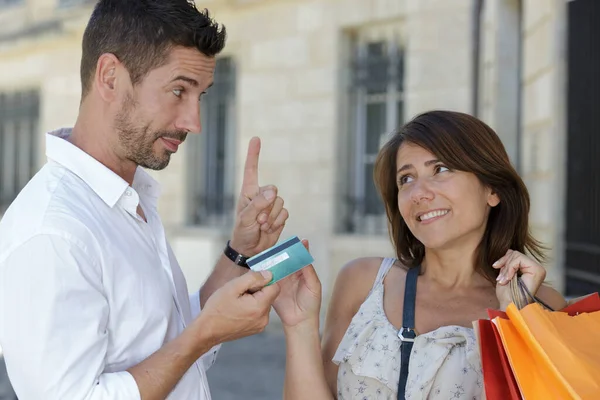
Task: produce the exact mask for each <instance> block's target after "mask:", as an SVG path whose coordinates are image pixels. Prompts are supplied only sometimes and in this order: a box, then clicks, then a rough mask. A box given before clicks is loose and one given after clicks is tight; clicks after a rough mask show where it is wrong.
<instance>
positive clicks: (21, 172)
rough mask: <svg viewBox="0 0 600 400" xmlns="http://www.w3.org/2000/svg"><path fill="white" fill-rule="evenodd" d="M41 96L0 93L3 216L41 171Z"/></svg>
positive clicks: (0, 176)
mask: <svg viewBox="0 0 600 400" xmlns="http://www.w3.org/2000/svg"><path fill="white" fill-rule="evenodd" d="M38 123H39V93H38V92H37V91H23V92H16V93H0V157H1V158H0V212H4V211H5V210H6V208H7V207H8V206H9V205H10V203H11V202H12V201H13V200H14V199H15V198H16V197H17V194H18V193H19V192H20V191H21V189H23V187H24V186H25V185H26V184H27V182H28V181H29V180H30V179H31V177H32V176H33V174H34V173H35V171H36V169H37V165H36V164H37V162H36V161H37V160H36V156H37V142H38Z"/></svg>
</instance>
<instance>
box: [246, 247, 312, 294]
mask: <svg viewBox="0 0 600 400" xmlns="http://www.w3.org/2000/svg"><path fill="white" fill-rule="evenodd" d="M313 261H314V258H313V257H312V255H311V254H310V253H309V252H308V250H306V247H304V245H303V244H302V242H301V241H300V239H299V238H298V236H294V237H291V238H289V239H287V240H286V241H284V242H282V243H279V244H276V245H275V246H273V247H271V248H269V249H267V250H265V251H263V252H262V253H259V254H257V255H255V256H254V257H251V258H249V259H248V260H246V263H247V264H248V266H249V267H250V269H251V270H252V271H265V270H268V271H271V273H272V274H273V279H271V282H269V283H268V284H267V286H269V285H272V284H273V283H275V282H277V281H280V280H282V279H283V278H285V277H286V276H290V275H291V274H293V273H294V272H296V271H299V270H301V269H302V268H304V267H306V266H307V265H309V264H312V262H313Z"/></svg>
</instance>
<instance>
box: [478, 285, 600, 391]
mask: <svg viewBox="0 0 600 400" xmlns="http://www.w3.org/2000/svg"><path fill="white" fill-rule="evenodd" d="M515 283H516V282H515ZM525 292H526V293H527V291H526V290H525ZM515 293H516V291H515ZM527 294H528V293H527ZM513 297H515V296H514V295H513ZM531 297H533V296H531ZM521 300H522V299H521ZM534 300H536V301H537V299H535V298H534ZM516 303H517V304H519V303H520V304H522V305H524V304H526V303H527V302H526V301H525V302H523V301H520V302H519V301H517V302H516ZM527 307H528V308H527ZM527 307H526V308H527V311H525V314H522V313H523V310H522V311H518V309H517V307H515V305H514V304H513V305H512V306H511V307H509V308H510V309H511V315H512V318H510V315H508V314H507V313H504V312H501V311H496V310H488V315H489V317H490V319H491V321H490V320H480V321H476V323H475V324H474V327H475V328H476V329H477V331H478V342H479V350H480V355H481V361H482V369H483V377H484V387H485V395H486V398H487V400H500V399H502V400H504V399H510V400H514V399H546V398H548V399H588V398H598V399H600V395H599V394H597V392H596V390H597V388H596V385H597V384H595V383H593V382H594V379H595V380H598V381H600V373H598V374H596V375H595V376H597V377H598V378H594V374H595V373H596V372H595V371H594V370H593V369H592V370H591V372H590V371H588V370H586V371H588V373H587V375H586V374H583V375H578V374H577V373H575V370H573V371H570V370H569V368H568V366H567V370H569V371H570V372H573V374H572V375H576V378H578V383H577V385H576V386H578V388H571V387H570V386H569V385H565V379H562V378H561V376H560V375H557V374H556V371H555V367H554V366H553V364H552V362H553V361H552V359H553V358H554V357H558V358H561V360H563V361H565V360H568V359H569V358H565V355H564V353H563V354H559V355H554V350H553V349H554V347H552V346H553V345H555V344H556V342H552V341H550V343H548V341H547V340H546V338H545V337H544V338H542V342H543V344H542V343H540V342H536V340H537V339H536V338H535V337H534V336H533V335H534V334H539V333H540V332H539V331H541V332H542V333H541V334H542V336H544V335H546V336H547V335H550V337H552V333H551V332H553V329H550V327H549V326H548V325H547V324H546V325H540V324H537V325H536V326H535V327H534V329H529V328H528V325H527V324H528V323H530V322H531V323H533V324H535V323H536V322H535V321H536V318H538V317H539V316H538V315H537V314H534V315H533V316H531V315H530V314H531V312H530V311H529V310H531V309H533V308H534V307H531V306H527ZM535 307H537V308H536V310H538V311H541V312H543V313H547V314H550V315H559V317H557V318H558V319H559V320H560V321H561V322H565V321H571V320H569V319H567V318H570V317H569V316H576V315H579V314H582V313H593V312H596V311H600V296H599V295H598V293H594V294H593V295H589V296H587V297H585V298H582V299H579V300H578V301H577V302H576V303H574V304H572V305H570V306H568V307H566V308H565V309H563V310H560V312H551V311H545V310H543V309H542V308H541V307H540V306H539V305H535ZM543 315H546V314H543ZM595 315H596V314H595ZM592 320H593V321H595V317H592ZM515 321H516V322H515ZM551 321H553V319H552V320H551ZM567 323H568V324H572V323H571V322H567ZM576 324H579V321H578V322H576ZM555 329H556V327H555ZM490 331H491V332H493V333H494V334H495V340H494V339H492V337H491V335H490ZM530 332H533V333H531V334H530ZM549 332H550V333H549ZM586 335H587V336H586ZM583 336H586V337H587V339H588V341H590V340H591V341H592V342H594V341H595V342H594V343H595V345H594V346H593V347H594V349H600V343H598V340H600V334H592V333H591V332H589V333H588V334H585V333H584V334H583ZM583 343H586V342H585V341H581V342H580V344H583ZM563 344H564V343H563ZM548 346H550V347H551V349H552V350H550V351H549V353H550V355H545V354H544V353H543V352H540V351H539V349H540V348H542V349H546V348H548ZM577 346H578V345H576V346H575V347H577ZM562 348H563V349H569V348H570V349H574V347H573V346H571V345H569V346H563V347H562ZM592 353H593V352H592ZM586 354H588V353H586ZM588 356H589V357H591V359H592V365H595V364H594V362H595V361H598V360H600V359H599V358H597V357H595V355H594V354H591V355H590V354H588ZM570 360H574V359H573V357H571V358H570ZM588 361H589V360H588ZM574 362H575V363H577V361H574ZM589 364H590V362H587V363H585V364H584V365H585V366H588V365H589ZM568 379H570V378H567V382H568ZM590 393H591V394H590ZM590 396H592V397H590Z"/></svg>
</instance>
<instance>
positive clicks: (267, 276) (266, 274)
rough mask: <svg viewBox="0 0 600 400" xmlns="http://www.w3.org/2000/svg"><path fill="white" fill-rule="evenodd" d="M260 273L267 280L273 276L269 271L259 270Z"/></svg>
mask: <svg viewBox="0 0 600 400" xmlns="http://www.w3.org/2000/svg"><path fill="white" fill-rule="evenodd" d="M260 274H261V275H262V276H263V278H265V279H268V280H271V277H272V276H273V274H272V273H271V272H270V271H260Z"/></svg>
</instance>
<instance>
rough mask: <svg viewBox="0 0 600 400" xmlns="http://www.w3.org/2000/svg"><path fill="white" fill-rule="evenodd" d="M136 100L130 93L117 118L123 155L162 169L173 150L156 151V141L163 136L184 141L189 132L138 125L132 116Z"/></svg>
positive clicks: (144, 166) (141, 163)
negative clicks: (161, 129)
mask: <svg viewBox="0 0 600 400" xmlns="http://www.w3.org/2000/svg"><path fill="white" fill-rule="evenodd" d="M135 107H136V102H135V100H134V99H133V98H132V97H131V96H130V95H128V96H127V97H126V98H125V100H124V101H123V105H122V107H121V111H120V112H119V114H118V115H117V118H116V120H115V129H116V131H117V134H118V137H119V145H120V147H121V149H122V150H123V152H124V154H123V157H124V158H126V159H128V160H131V161H133V162H134V163H136V164H137V165H139V166H141V167H143V168H148V169H152V170H156V171H158V170H162V169H164V168H166V166H167V165H169V161H171V152H170V151H168V150H167V149H164V150H163V149H161V150H159V152H160V154H156V153H155V152H154V148H153V147H154V143H155V142H156V141H157V140H158V139H160V138H161V137H165V138H171V139H176V140H180V141H182V142H183V141H184V140H185V138H186V136H187V133H186V132H183V131H174V132H167V131H152V130H150V124H145V125H143V126H136V124H135V123H134V122H133V121H132V118H131V116H133V115H134V114H135V113H134V111H135Z"/></svg>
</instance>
